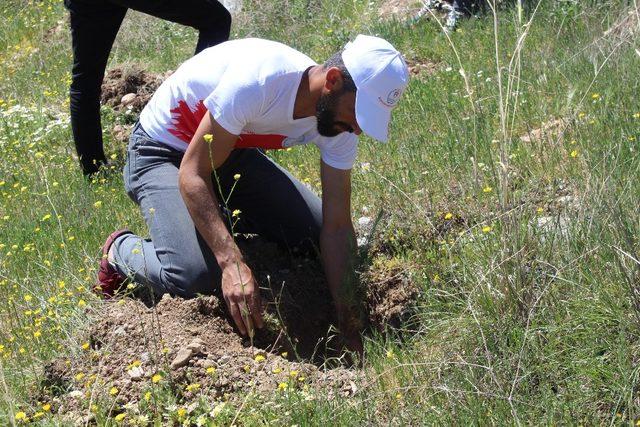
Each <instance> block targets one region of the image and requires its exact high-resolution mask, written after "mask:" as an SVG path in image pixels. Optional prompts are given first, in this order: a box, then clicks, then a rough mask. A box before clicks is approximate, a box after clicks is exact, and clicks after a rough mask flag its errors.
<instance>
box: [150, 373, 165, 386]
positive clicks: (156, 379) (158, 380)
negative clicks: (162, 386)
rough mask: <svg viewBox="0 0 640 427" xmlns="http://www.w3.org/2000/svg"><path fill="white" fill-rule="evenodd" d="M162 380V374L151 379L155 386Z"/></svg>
mask: <svg viewBox="0 0 640 427" xmlns="http://www.w3.org/2000/svg"><path fill="white" fill-rule="evenodd" d="M161 380H162V375H160V374H155V375H154V376H152V377H151V382H152V383H154V384H158V383H159V382H160V381H161Z"/></svg>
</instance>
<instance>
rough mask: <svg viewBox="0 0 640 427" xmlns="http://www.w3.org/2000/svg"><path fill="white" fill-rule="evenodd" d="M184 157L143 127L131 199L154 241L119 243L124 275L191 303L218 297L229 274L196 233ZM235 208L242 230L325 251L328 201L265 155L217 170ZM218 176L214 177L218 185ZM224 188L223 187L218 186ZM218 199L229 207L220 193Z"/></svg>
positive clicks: (128, 238) (129, 166) (253, 153)
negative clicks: (183, 183)
mask: <svg viewBox="0 0 640 427" xmlns="http://www.w3.org/2000/svg"><path fill="white" fill-rule="evenodd" d="M183 154H184V153H182V152H180V151H177V150H174V149H172V148H170V147H168V146H167V145H165V144H163V143H161V142H159V141H155V140H153V139H152V138H151V137H150V136H149V135H147V133H146V132H145V131H144V129H143V128H142V126H141V125H140V124H139V123H138V124H136V126H135V127H134V129H133V132H132V134H131V138H130V141H129V147H128V151H127V163H126V165H125V167H124V184H125V189H126V191H127V194H128V195H129V197H131V199H132V200H133V201H134V202H135V203H136V204H137V205H138V206H139V207H140V211H141V212H142V215H143V216H144V219H145V221H146V223H147V226H148V228H149V233H150V235H151V238H150V239H145V238H143V237H139V236H136V235H133V234H127V235H124V236H121V237H119V238H118V239H116V241H115V243H114V249H115V250H114V255H115V262H116V268H117V270H118V271H119V272H120V273H121V274H123V275H127V276H132V277H133V279H134V280H135V281H136V282H138V283H143V284H147V285H149V286H150V287H151V288H152V289H153V291H154V293H155V294H156V295H162V294H164V293H170V294H173V295H179V296H183V297H192V296H195V295H197V294H211V293H213V292H214V289H215V287H216V286H219V285H220V277H221V270H220V267H219V266H218V264H217V262H216V259H215V257H214V255H213V253H212V252H211V250H210V248H209V247H208V245H207V243H206V242H205V241H204V239H203V238H202V236H201V235H200V233H199V232H198V230H197V229H196V227H195V225H194V223H193V220H192V219H191V216H190V215H189V212H188V211H187V207H186V205H185V203H184V201H183V200H182V196H181V195H180V190H179V188H178V169H179V167H180V162H181V160H182V156H183ZM216 174H217V177H218V180H219V182H220V188H221V189H222V192H223V194H224V195H225V196H228V195H229V192H230V190H231V187H232V186H233V185H234V182H236V180H235V179H234V175H235V174H240V179H238V180H237V183H236V186H235V188H234V189H233V192H232V193H231V196H230V197H229V201H228V206H226V207H223V209H227V208H228V209H229V210H230V211H233V210H235V209H239V210H240V211H241V212H242V213H241V214H240V221H239V222H238V223H237V224H236V225H235V226H234V231H236V232H241V233H255V234H258V235H260V236H262V237H264V238H266V239H269V240H272V241H276V242H278V243H279V244H281V245H283V246H285V247H289V248H293V247H305V248H310V247H317V244H318V240H319V235H320V228H321V225H322V202H321V200H320V198H319V197H318V196H317V195H316V194H315V193H313V191H311V190H310V189H309V188H307V187H306V186H305V185H304V184H302V183H301V182H300V181H298V180H297V179H296V178H294V177H293V176H292V175H291V174H290V173H289V172H288V171H286V170H285V169H283V168H282V167H280V166H279V165H277V164H276V163H275V162H274V161H272V160H271V159H269V158H268V157H267V156H266V155H265V154H264V153H262V152H261V151H259V150H257V149H238V150H234V151H232V153H231V155H230V156H229V158H228V159H227V161H226V162H225V163H224V164H223V165H222V166H220V167H219V168H218V169H217V170H216ZM213 178H214V177H212V179H213ZM214 188H215V189H216V192H218V190H217V184H216V183H215V182H214ZM217 197H218V200H219V201H222V200H223V199H222V198H221V196H220V194H217Z"/></svg>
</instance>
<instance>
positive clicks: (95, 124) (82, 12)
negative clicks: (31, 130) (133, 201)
mask: <svg viewBox="0 0 640 427" xmlns="http://www.w3.org/2000/svg"><path fill="white" fill-rule="evenodd" d="M64 3H65V6H66V8H67V9H68V10H69V13H70V18H71V40H72V46H73V69H72V80H71V88H70V91H69V96H70V109H71V129H72V132H73V140H74V142H75V146H76V151H77V153H78V156H79V157H80V164H81V167H82V172H83V173H84V174H85V175H89V174H92V173H94V172H96V171H97V170H98V168H99V166H100V165H101V164H103V163H105V162H106V158H105V154H104V148H103V143H102V126H101V123H100V87H101V86H102V80H103V78H104V72H105V67H106V66H107V59H108V58H109V52H110V51H111V47H112V45H113V41H114V39H115V37H116V34H117V33H118V30H119V29H120V24H121V23H122V20H123V19H124V16H125V14H126V13H127V9H134V10H138V11H140V12H144V13H146V14H149V15H153V16H157V17H158V18H162V19H165V20H168V21H172V22H177V23H179V24H182V25H187V26H190V27H193V28H195V29H197V30H198V31H199V32H200V35H199V38H198V44H197V46H196V53H198V52H200V51H201V50H202V49H205V48H207V47H210V46H213V45H216V44H218V43H221V42H223V41H226V40H228V39H229V32H230V29H231V15H230V14H229V12H228V11H227V9H226V8H225V7H224V6H223V5H222V4H221V3H219V2H218V1H216V0H64Z"/></svg>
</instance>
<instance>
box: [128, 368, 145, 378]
mask: <svg viewBox="0 0 640 427" xmlns="http://www.w3.org/2000/svg"><path fill="white" fill-rule="evenodd" d="M127 374H129V376H130V377H131V379H132V380H133V381H140V380H141V379H142V377H144V369H142V366H135V367H133V368H131V369H129V370H128V371H127Z"/></svg>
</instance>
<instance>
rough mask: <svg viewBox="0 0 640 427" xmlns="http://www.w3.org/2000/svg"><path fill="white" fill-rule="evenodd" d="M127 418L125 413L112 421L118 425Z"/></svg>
mask: <svg viewBox="0 0 640 427" xmlns="http://www.w3.org/2000/svg"><path fill="white" fill-rule="evenodd" d="M126 416H127V414H126V413H125V412H123V413H121V414H118V415H116V416H115V417H114V420H116V422H118V423H120V422H122V420H124V419H125V417H126Z"/></svg>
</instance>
